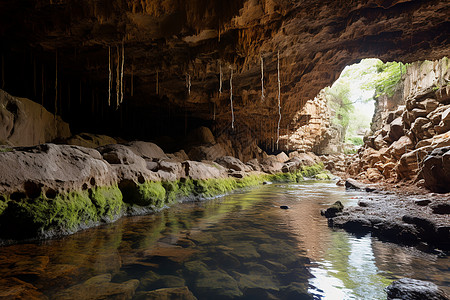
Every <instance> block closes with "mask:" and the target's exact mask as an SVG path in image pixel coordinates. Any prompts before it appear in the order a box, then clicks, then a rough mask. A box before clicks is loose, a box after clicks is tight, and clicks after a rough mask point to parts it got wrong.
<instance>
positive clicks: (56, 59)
mask: <svg viewBox="0 0 450 300" xmlns="http://www.w3.org/2000/svg"><path fill="white" fill-rule="evenodd" d="M57 113H58V50H56V55H55V118H56V114H57Z"/></svg>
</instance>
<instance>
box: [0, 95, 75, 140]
mask: <svg viewBox="0 0 450 300" xmlns="http://www.w3.org/2000/svg"><path fill="white" fill-rule="evenodd" d="M70 135H71V134H70V129H69V124H67V123H66V122H64V121H63V120H61V118H60V117H59V116H55V115H53V114H51V113H49V112H48V111H47V110H46V109H45V108H44V107H42V106H41V105H40V104H37V103H35V102H33V101H31V100H29V99H26V98H17V97H13V96H11V95H9V94H8V93H6V92H5V91H3V90H0V145H2V144H3V145H9V146H32V145H38V144H43V143H46V142H51V141H54V140H56V139H65V138H68V137H70Z"/></svg>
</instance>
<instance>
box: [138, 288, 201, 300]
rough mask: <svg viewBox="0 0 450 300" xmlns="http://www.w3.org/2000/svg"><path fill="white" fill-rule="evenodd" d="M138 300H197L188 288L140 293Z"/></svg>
mask: <svg viewBox="0 0 450 300" xmlns="http://www.w3.org/2000/svg"><path fill="white" fill-rule="evenodd" d="M135 299H136V300H197V298H196V297H195V296H194V294H192V292H191V291H190V290H189V289H188V287H187V286H183V287H175V288H163V289H157V290H154V291H150V292H139V293H137V294H136V296H135Z"/></svg>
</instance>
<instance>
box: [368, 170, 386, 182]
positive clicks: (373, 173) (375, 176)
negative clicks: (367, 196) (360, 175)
mask: <svg viewBox="0 0 450 300" xmlns="http://www.w3.org/2000/svg"><path fill="white" fill-rule="evenodd" d="M366 174H367V179H369V181H371V182H377V181H380V180H381V179H383V178H384V176H383V175H382V174H381V172H380V171H379V170H378V169H377V168H368V169H367V170H366Z"/></svg>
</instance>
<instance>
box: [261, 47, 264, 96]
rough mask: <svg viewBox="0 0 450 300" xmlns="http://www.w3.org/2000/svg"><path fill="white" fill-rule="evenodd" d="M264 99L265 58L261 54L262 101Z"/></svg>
mask: <svg viewBox="0 0 450 300" xmlns="http://www.w3.org/2000/svg"><path fill="white" fill-rule="evenodd" d="M263 101H264V59H263V57H262V55H261V102H263Z"/></svg>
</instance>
